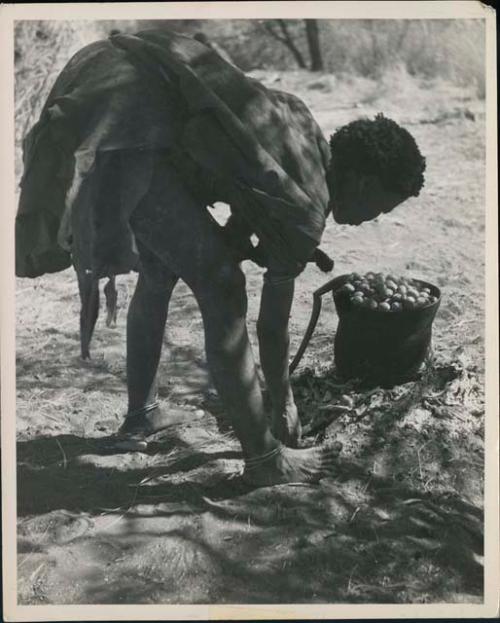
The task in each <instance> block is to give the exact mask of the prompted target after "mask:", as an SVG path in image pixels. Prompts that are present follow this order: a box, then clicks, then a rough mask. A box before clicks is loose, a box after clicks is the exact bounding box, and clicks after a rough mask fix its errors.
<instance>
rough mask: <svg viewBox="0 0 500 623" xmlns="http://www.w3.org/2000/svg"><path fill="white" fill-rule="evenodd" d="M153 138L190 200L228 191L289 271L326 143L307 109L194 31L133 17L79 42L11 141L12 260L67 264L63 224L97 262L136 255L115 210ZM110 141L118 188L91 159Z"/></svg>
mask: <svg viewBox="0 0 500 623" xmlns="http://www.w3.org/2000/svg"><path fill="white" fill-rule="evenodd" d="M138 150H140V151H141V152H143V153H144V155H145V157H144V158H143V159H141V163H142V164H141V166H140V167H139V168H137V167H136V168H134V164H133V163H134V162H137V159H135V160H134V158H130V155H131V154H133V153H134V152H137V151H138ZM155 150H166V151H168V153H169V159H170V160H171V162H172V166H174V167H176V169H177V170H178V171H179V175H181V176H183V177H184V179H185V182H186V184H188V185H189V187H190V189H191V190H192V192H193V193H194V194H195V195H196V196H197V197H199V199H200V202H201V203H203V204H204V205H210V204H212V203H214V202H216V201H224V202H226V203H229V204H230V205H231V209H232V210H234V211H235V212H236V213H237V214H238V215H239V216H241V218H243V219H244V220H245V221H246V222H247V223H248V225H249V227H250V228H251V229H252V230H253V231H254V232H255V233H256V234H257V236H258V237H259V239H260V241H261V243H262V245H263V247H264V248H265V249H266V251H267V254H268V255H269V256H270V257H272V258H273V261H274V263H276V262H277V263H279V264H280V266H282V267H283V270H284V271H289V272H290V273H293V274H298V273H299V272H300V270H301V269H302V268H303V266H304V264H305V262H306V261H307V260H308V259H309V258H310V256H311V254H312V252H313V251H314V249H315V247H316V246H317V245H318V244H319V242H320V239H321V235H322V232H323V229H324V226H325V219H326V215H327V212H328V189H327V185H326V179H325V175H326V170H327V167H328V162H329V148H328V144H327V142H326V140H325V138H324V136H323V134H322V133H321V130H320V129H319V127H318V125H317V124H316V122H315V121H314V119H313V117H312V115H311V113H310V112H309V110H308V109H307V107H306V106H305V105H304V104H303V102H302V101H301V100H300V99H298V98H297V97H295V96H293V95H290V94H287V93H283V92H279V91H275V90H271V89H267V88H266V87H264V86H263V85H262V84H261V83H259V82H258V81H256V80H253V79H251V78H249V77H248V76H246V75H245V74H244V73H243V72H241V71H240V70H239V69H237V68H236V67H234V66H233V65H231V64H230V63H228V62H227V61H225V60H224V59H223V58H222V57H220V56H219V55H218V54H217V53H216V52H215V51H214V50H212V49H210V48H208V47H206V46H205V45H203V44H202V43H200V42H198V41H196V40H193V39H190V38H188V37H184V36H181V35H177V34H173V33H171V32H168V31H146V32H142V33H138V34H137V35H122V34H120V35H115V36H113V37H111V38H110V39H107V40H104V41H98V42H96V43H93V44H91V45H89V46H87V47H85V48H83V49H82V50H80V51H79V52H78V53H77V54H76V55H75V56H74V57H73V58H72V59H71V60H70V61H69V63H68V64H67V65H66V67H65V68H64V69H63V71H62V72H61V74H60V75H59V77H58V78H57V80H56V82H55V84H54V86H53V88H52V90H51V92H50V94H49V96H48V98H47V101H46V103H45V106H44V107H43V110H42V113H41V115H40V119H39V121H38V122H37V123H36V124H35V126H34V127H33V128H32V129H31V131H30V132H29V133H28V135H27V136H26V138H25V140H24V144H23V160H24V174H23V177H22V180H21V195H20V202H19V208H18V214H17V218H16V274H17V275H18V276H21V277H36V276H39V275H41V274H44V273H47V272H55V271H58V270H63V269H64V268H67V267H68V266H69V265H70V264H71V253H72V248H73V245H74V240H75V238H76V236H75V234H78V236H79V238H80V240H83V241H84V243H83V244H84V247H85V249H86V255H85V254H84V263H85V264H86V268H88V269H90V270H92V271H93V272H95V274H96V275H97V276H99V277H100V276H105V275H110V274H118V273H121V272H128V271H129V270H131V269H133V268H135V267H136V263H137V252H136V249H135V243H134V239H133V234H132V232H131V230H130V227H129V224H128V219H129V217H130V215H131V213H132V211H133V210H134V209H136V208H137V206H138V205H139V203H140V199H141V197H142V196H143V195H144V194H145V193H146V192H147V189H148V184H149V182H150V179H151V169H152V162H153V158H152V157H151V158H148V154H151V153H153V152H154V151H155ZM117 152H120V161H121V162H122V166H124V167H125V168H126V167H127V166H128V164H127V163H128V162H129V165H130V168H131V170H130V176H128V175H127V180H126V184H125V188H121V189H117V188H110V187H109V184H108V186H107V185H106V176H104V175H102V171H101V169H102V167H101V164H102V163H103V162H106V159H107V158H109V157H111V156H112V155H115V154H116V153H117ZM127 159H128V160H127ZM149 163H151V166H150V164H149ZM75 227H76V228H77V229H78V231H75Z"/></svg>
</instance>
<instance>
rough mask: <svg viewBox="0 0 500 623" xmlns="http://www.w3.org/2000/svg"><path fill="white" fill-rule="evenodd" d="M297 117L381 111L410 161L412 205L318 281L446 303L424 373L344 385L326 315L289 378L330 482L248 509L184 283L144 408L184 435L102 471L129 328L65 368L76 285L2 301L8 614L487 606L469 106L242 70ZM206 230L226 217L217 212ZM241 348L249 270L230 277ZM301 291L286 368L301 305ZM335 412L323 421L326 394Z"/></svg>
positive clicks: (71, 352)
mask: <svg viewBox="0 0 500 623" xmlns="http://www.w3.org/2000/svg"><path fill="white" fill-rule="evenodd" d="M257 77H259V78H260V79H262V80H264V81H265V82H266V83H267V84H270V85H271V86H274V87H277V88H282V89H284V90H290V91H291V92H294V93H296V94H298V95H299V96H301V97H302V98H303V99H304V100H305V102H306V103H307V104H308V105H309V106H310V107H311V109H312V111H313V113H314V114H315V116H316V118H317V120H318V122H319V123H320V125H321V126H322V128H323V129H324V131H325V134H327V135H329V134H330V133H331V132H332V131H333V130H334V129H335V128H337V127H338V126H339V125H341V124H343V123H345V122H347V121H350V120H352V119H354V118H356V117H359V116H361V115H365V114H367V115H373V114H375V113H376V112H379V111H383V112H384V113H386V114H387V115H388V116H392V117H393V118H395V119H396V120H397V121H400V122H402V123H404V124H406V125H407V127H408V129H410V131H411V132H412V133H413V134H414V136H415V137H416V139H417V142H418V144H419V146H420V147H421V150H422V152H423V153H424V154H425V156H426V157H427V167H428V170H427V174H426V180H427V181H426V186H425V189H424V191H423V192H422V193H421V195H420V197H418V198H414V199H412V200H409V201H408V202H407V203H406V204H405V205H404V206H403V207H401V208H399V209H397V210H395V211H394V213H392V214H390V215H385V216H384V217H382V218H380V219H379V220H378V221H377V222H373V223H368V224H365V225H363V226H362V227H359V228H350V227H347V226H338V225H334V224H333V223H331V222H330V223H329V225H328V228H327V230H326V232H325V236H324V240H323V244H322V247H323V248H324V249H325V250H326V251H327V252H328V253H329V254H330V255H331V256H332V257H334V259H335V261H336V266H335V272H334V274H342V273H345V272H351V271H353V270H357V271H360V272H364V271H366V270H376V271H382V272H391V273H393V274H396V275H410V276H412V277H420V278H422V279H425V280H428V281H431V282H433V283H435V284H436V285H438V286H439V287H440V288H441V289H442V295H443V301H442V305H441V308H440V310H439V313H438V316H437V318H436V321H435V330H434V336H433V344H434V351H435V360H434V363H433V366H432V367H431V368H430V369H429V370H428V372H427V373H426V374H425V375H424V376H422V377H421V378H420V380H418V379H417V380H415V381H413V382H409V383H407V384H405V385H403V386H400V387H398V388H394V389H393V390H381V389H376V388H375V390H371V391H367V390H363V389H362V388H360V387H357V386H356V385H355V384H347V385H342V384H339V382H338V380H337V379H336V377H335V371H334V369H332V365H333V335H334V332H335V327H336V322H337V320H336V316H335V312H334V306H333V301H332V300H331V297H325V301H324V306H323V312H322V315H321V318H320V322H319V324H318V327H317V329H316V333H315V335H314V337H313V339H312V341H311V344H310V347H309V349H308V351H307V352H306V355H305V357H304V360H303V362H302V364H301V366H300V367H299V369H298V370H297V372H296V374H295V377H294V384H295V387H296V395H297V402H298V405H299V409H300V414H301V418H302V419H303V421H304V423H305V424H307V425H308V429H309V431H310V436H309V437H308V438H307V440H306V441H308V443H313V442H316V441H320V440H321V439H333V438H337V439H340V440H341V441H342V442H343V443H344V453H343V458H342V461H341V464H340V466H339V473H338V475H337V476H336V477H335V478H334V479H325V480H323V481H322V482H321V484H320V485H316V486H293V485H288V486H277V487H271V488H263V489H258V490H249V489H248V488H246V487H245V486H244V485H243V484H242V483H241V481H240V479H239V477H238V472H239V470H240V469H241V467H242V462H241V458H240V453H239V448H238V444H237V443H236V441H235V439H234V438H233V437H232V435H231V431H230V429H229V427H228V424H227V420H226V418H225V416H224V413H223V410H222V409H221V407H220V404H219V403H218V400H217V397H216V395H215V392H214V390H213V389H212V388H211V385H210V381H209V378H208V374H207V368H206V363H205V356H204V350H203V332H202V323H201V318H200V315H199V312H198V310H197V308H196V305H195V302H194V300H193V297H192V296H191V294H190V292H189V290H188V289H187V288H186V287H185V286H184V285H183V284H180V285H179V286H178V287H177V289H176V291H175V293H174V297H173V301H172V304H171V312H170V319H169V324H168V329H167V334H166V337H165V344H164V357H163V360H162V364H161V369H160V396H161V399H162V401H163V402H164V404H165V405H170V406H171V408H177V409H181V410H182V411H183V412H184V413H185V422H184V423H183V424H182V425H179V426H177V427H176V428H173V429H172V430H170V431H169V432H168V434H164V435H163V436H161V437H160V438H159V439H158V440H157V441H156V442H155V443H154V444H152V446H151V448H150V449H149V450H148V452H147V453H146V454H141V453H124V454H116V452H114V451H112V450H110V447H109V440H108V437H109V435H111V434H112V432H113V431H114V430H116V428H117V427H118V425H119V423H120V421H121V419H122V417H123V414H124V409H125V405H126V390H125V340H124V337H125V320H126V308H127V303H128V300H129V299H130V296H131V294H132V292H133V287H134V281H135V278H134V276H133V275H130V276H126V277H122V278H119V279H118V290H119V305H120V310H119V314H118V322H117V326H116V327H114V328H107V327H106V326H105V324H104V314H102V317H101V318H100V319H99V321H98V326H97V329H96V334H95V338H94V341H93V344H92V355H93V358H92V360H91V361H90V362H82V361H81V360H80V359H79V343H78V310H79V301H78V295H77V287H76V280H75V277H74V274H73V272H72V270H68V271H65V272H63V273H60V274H57V275H49V276H45V277H42V278H40V279H35V280H18V284H17V431H18V446H17V452H18V526H19V527H18V539H19V540H18V543H19V544H18V552H19V556H18V578H19V580H18V582H19V583H18V596H19V603H21V604H101V603H151V604H152V603H155V604H161V603H165V604H168V603H199V604H201V603H290V602H292V603H294V602H296V603H298V602H317V603H366V602H368V603H370V602H385V603H417V602H418V603H422V602H450V603H451V602H462V603H467V602H480V601H482V591H483V566H482V565H483V559H482V555H483V550H482V548H483V539H482V521H483V520H482V512H483V511H482V509H483V504H482V483H483V426H484V404H483V379H484V365H483V357H484V354H483V320H484V280H483V270H484V165H485V153H484V104H483V102H481V101H478V100H476V99H473V97H472V94H470V93H468V92H467V91H466V90H459V89H456V88H453V87H450V86H447V85H446V84H442V83H422V82H421V83H419V84H417V83H416V82H414V81H413V80H410V79H408V78H407V76H405V75H401V74H397V73H395V74H393V75H390V76H387V77H386V78H385V79H384V80H382V81H380V82H379V83H374V82H371V81H363V80H358V79H356V80H347V79H345V80H341V81H336V80H335V79H334V78H333V77H321V76H319V77H318V76H311V74H302V73H290V74H285V75H283V74H274V73H269V72H268V73H263V72H261V73H259V74H257ZM218 213H219V215H221V217H222V216H223V213H224V207H223V206H219V208H218ZM243 266H244V270H245V272H246V274H247V279H248V295H249V306H250V311H249V322H248V324H249V328H250V332H251V336H252V340H253V342H254V344H255V319H256V315H257V309H258V302H259V291H260V285H261V280H262V271H261V270H260V269H259V268H257V267H254V266H252V265H250V263H248V262H245V263H244V265H243ZM329 278H331V276H326V275H324V274H322V273H320V272H319V271H318V270H317V269H316V268H315V267H313V266H309V267H308V268H307V269H306V271H305V273H303V275H302V276H301V277H300V278H299V280H298V283H297V294H296V300H295V303H294V307H293V311H292V317H291V340H292V352H294V351H295V350H296V348H297V346H298V344H299V343H300V339H301V337H302V335H303V332H304V330H305V327H306V326H307V322H308V319H309V315H310V312H311V296H312V292H313V291H314V290H315V289H316V288H317V287H319V286H320V285H321V284H322V283H324V282H325V281H327V280H328V279H329ZM346 394H347V395H348V396H349V397H350V398H351V399H352V404H353V408H352V410H351V411H338V410H336V409H335V405H336V404H337V403H338V402H339V400H340V397H341V396H345V395H346Z"/></svg>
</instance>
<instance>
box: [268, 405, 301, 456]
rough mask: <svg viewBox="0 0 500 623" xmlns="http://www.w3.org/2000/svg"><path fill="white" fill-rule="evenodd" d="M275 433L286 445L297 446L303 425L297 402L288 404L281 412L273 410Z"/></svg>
mask: <svg viewBox="0 0 500 623" xmlns="http://www.w3.org/2000/svg"><path fill="white" fill-rule="evenodd" d="M273 435H274V437H275V438H276V439H279V440H280V441H281V442H282V443H284V444H285V446H288V447H290V448H297V447H298V445H299V441H300V438H301V436H302V426H301V424H300V420H299V415H298V412H297V407H296V406H295V403H292V404H290V405H287V406H286V407H285V409H284V410H283V411H280V412H279V413H278V412H276V411H274V412H273Z"/></svg>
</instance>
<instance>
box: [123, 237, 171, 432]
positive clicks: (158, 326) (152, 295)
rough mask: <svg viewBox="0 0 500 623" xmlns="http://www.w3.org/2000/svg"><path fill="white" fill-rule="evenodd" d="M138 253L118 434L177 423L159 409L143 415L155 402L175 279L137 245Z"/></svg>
mask: <svg viewBox="0 0 500 623" xmlns="http://www.w3.org/2000/svg"><path fill="white" fill-rule="evenodd" d="M139 251H140V257H141V268H140V271H139V277H138V280H137V285H136V288H135V292H134V296H133V297H132V301H131V302H130V306H129V310H128V315H127V387H128V417H127V419H126V420H125V423H124V424H123V426H122V428H121V429H120V432H121V433H130V432H134V431H135V430H139V431H141V432H142V433H154V432H157V431H158V430H161V429H163V428H165V427H167V426H169V425H171V424H173V423H175V422H176V421H178V417H177V416H176V415H175V414H173V413H172V412H168V411H166V410H165V411H164V410H163V409H161V408H159V407H158V408H155V409H153V410H151V411H149V412H147V413H143V411H144V409H145V408H147V407H148V406H150V405H152V404H153V403H154V402H155V400H156V395H157V384H156V373H157V370H158V364H159V362H160V356H161V351H162V343H163V335H164V332H165V324H166V321H167V314H168V305H169V302H170V297H171V295H172V291H173V289H174V287H175V284H176V283H177V280H178V278H177V276H176V275H174V274H173V273H172V272H171V271H170V270H169V269H168V268H167V267H166V266H164V265H162V264H161V263H160V262H159V260H158V259H157V258H156V257H154V256H152V255H151V254H150V253H149V252H148V251H147V249H144V248H143V247H142V245H140V244H139ZM134 414H138V416H134Z"/></svg>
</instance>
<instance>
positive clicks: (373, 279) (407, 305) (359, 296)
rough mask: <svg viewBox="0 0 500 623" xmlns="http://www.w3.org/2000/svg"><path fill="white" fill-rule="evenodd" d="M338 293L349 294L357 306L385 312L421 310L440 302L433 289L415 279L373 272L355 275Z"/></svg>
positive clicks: (350, 277)
mask: <svg viewBox="0 0 500 623" xmlns="http://www.w3.org/2000/svg"><path fill="white" fill-rule="evenodd" d="M337 292H338V293H342V294H344V295H349V300H350V301H351V303H352V305H353V306H356V307H364V308H366V309H373V310H378V311H382V312H399V311H402V310H405V309H421V308H423V307H428V306H429V305H433V304H434V303H435V302H436V301H437V297H436V296H433V295H432V294H431V291H430V289H429V288H427V287H422V285H421V284H419V283H418V282H417V281H414V280H413V279H407V278H406V277H399V278H397V277H393V276H392V275H383V274H382V273H372V272H368V273H366V274H365V275H364V276H361V275H359V274H358V273H351V274H350V275H349V278H348V281H347V282H346V283H345V284H344V285H343V286H342V287H341V288H339V290H338V291H337Z"/></svg>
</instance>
